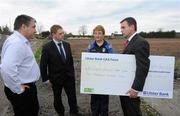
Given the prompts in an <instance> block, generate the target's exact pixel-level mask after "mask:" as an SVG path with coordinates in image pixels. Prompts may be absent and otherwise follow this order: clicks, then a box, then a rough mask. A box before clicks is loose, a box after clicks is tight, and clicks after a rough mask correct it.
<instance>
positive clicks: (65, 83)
mask: <svg viewBox="0 0 180 116" xmlns="http://www.w3.org/2000/svg"><path fill="white" fill-rule="evenodd" d="M51 36H52V40H51V41H50V42H48V43H47V44H45V45H44V46H43V49H42V56H41V62H40V69H41V76H42V80H43V82H45V83H50V85H51V86H52V89H53V92H54V107H55V110H56V112H57V113H58V114H59V116H64V112H65V109H64V106H63V104H62V99H61V93H62V89H63V88H64V90H65V92H66V95H67V97H68V103H69V106H70V115H71V116H82V114H81V113H80V112H79V111H78V106H77V100H76V89H75V74H74V65H73V58H72V54H71V48H70V44H69V43H67V42H65V41H64V31H63V28H62V27H61V26H60V25H53V26H52V27H51Z"/></svg>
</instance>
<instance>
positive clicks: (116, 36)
mask: <svg viewBox="0 0 180 116" xmlns="http://www.w3.org/2000/svg"><path fill="white" fill-rule="evenodd" d="M111 38H112V39H122V38H123V36H122V34H118V33H112V34H111Z"/></svg>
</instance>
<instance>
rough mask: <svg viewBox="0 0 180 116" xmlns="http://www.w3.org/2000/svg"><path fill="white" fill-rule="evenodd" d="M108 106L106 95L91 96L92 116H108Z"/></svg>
mask: <svg viewBox="0 0 180 116" xmlns="http://www.w3.org/2000/svg"><path fill="white" fill-rule="evenodd" d="M108 106H109V96H108V95H91V112H92V116H99V115H100V116H108Z"/></svg>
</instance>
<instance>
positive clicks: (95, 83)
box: [80, 53, 175, 98]
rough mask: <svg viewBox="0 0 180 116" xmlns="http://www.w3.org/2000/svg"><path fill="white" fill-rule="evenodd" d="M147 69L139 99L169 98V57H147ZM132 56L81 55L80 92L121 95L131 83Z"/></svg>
mask: <svg viewBox="0 0 180 116" xmlns="http://www.w3.org/2000/svg"><path fill="white" fill-rule="evenodd" d="M150 61H151V62H150V69H149V73H148V76H147V78H146V82H145V86H144V89H143V92H140V93H139V94H138V95H139V96H142V97H155V98H172V97H173V81H174V63H175V58H174V57H172V56H150ZM135 70H136V62H135V56H134V55H125V54H104V53H82V57H81V85H80V92H81V93H84V94H107V95H124V96H127V94H126V92H127V91H128V90H129V89H130V88H131V85H132V83H133V81H134V76H135Z"/></svg>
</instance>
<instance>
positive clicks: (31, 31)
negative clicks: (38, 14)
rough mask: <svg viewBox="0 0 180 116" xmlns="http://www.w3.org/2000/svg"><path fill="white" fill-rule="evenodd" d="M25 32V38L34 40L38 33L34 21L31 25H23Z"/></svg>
mask: <svg viewBox="0 0 180 116" xmlns="http://www.w3.org/2000/svg"><path fill="white" fill-rule="evenodd" d="M23 28H24V31H25V37H26V38H28V39H33V38H34V35H35V33H36V22H35V21H34V20H32V21H31V22H30V23H29V25H28V26H27V25H23Z"/></svg>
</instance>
